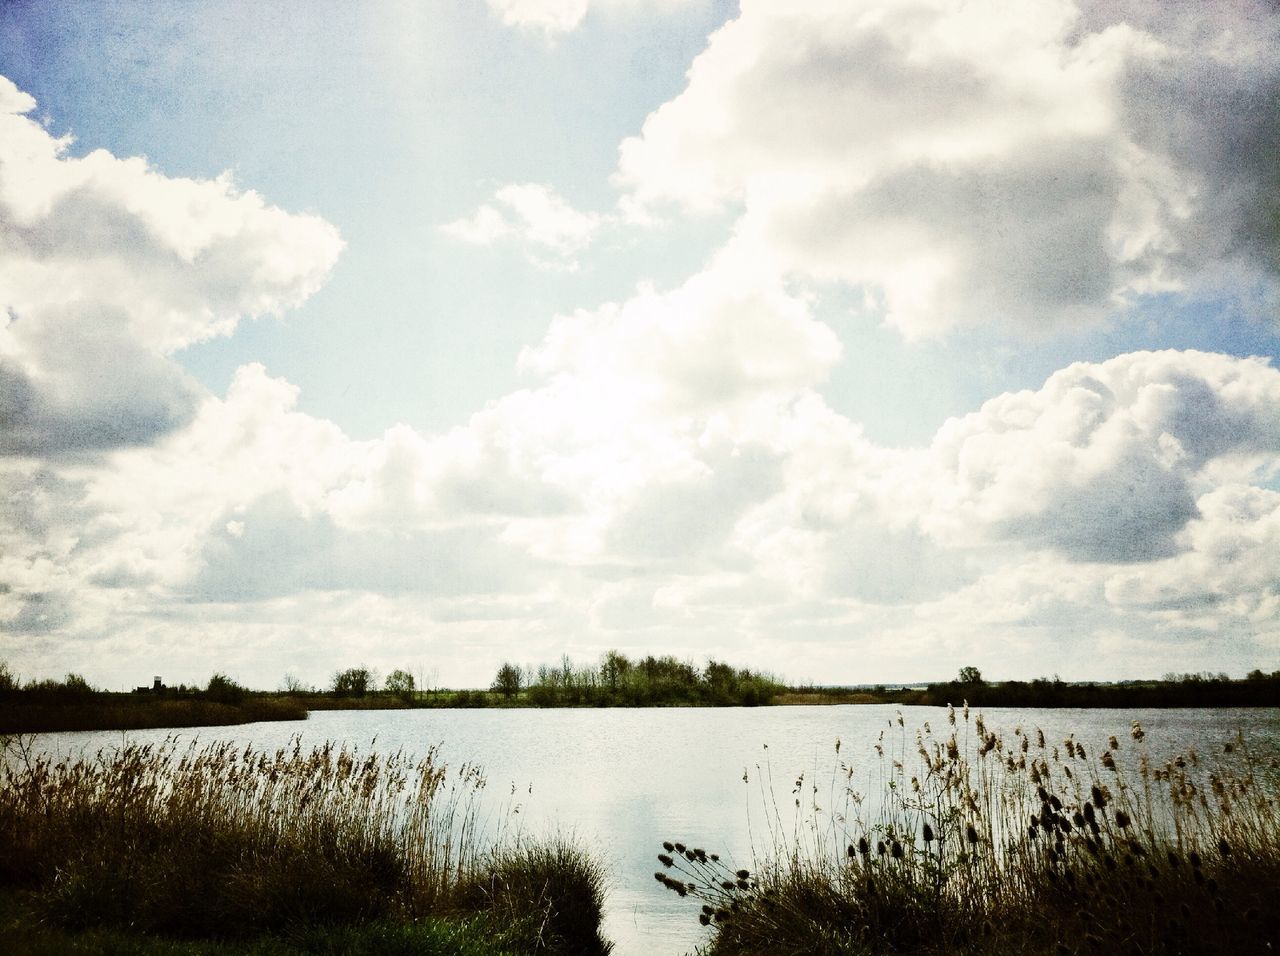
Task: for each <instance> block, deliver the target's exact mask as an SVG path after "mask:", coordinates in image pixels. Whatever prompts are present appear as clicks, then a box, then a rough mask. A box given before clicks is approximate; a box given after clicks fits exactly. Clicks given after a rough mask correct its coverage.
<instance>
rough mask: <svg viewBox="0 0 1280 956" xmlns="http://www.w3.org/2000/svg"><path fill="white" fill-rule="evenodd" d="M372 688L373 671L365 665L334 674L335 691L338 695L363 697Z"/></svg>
mask: <svg viewBox="0 0 1280 956" xmlns="http://www.w3.org/2000/svg"><path fill="white" fill-rule="evenodd" d="M372 689H373V672H372V671H370V670H369V668H367V667H365V666H363V665H361V666H360V667H348V668H347V669H346V670H345V671H338V673H336V674H334V675H333V693H334V694H335V695H336V696H338V697H363V696H364V695H365V694H367V693H368V692H369V691H370V690H372Z"/></svg>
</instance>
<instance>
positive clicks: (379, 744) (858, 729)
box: [40, 705, 1280, 956]
mask: <svg viewBox="0 0 1280 956" xmlns="http://www.w3.org/2000/svg"><path fill="white" fill-rule="evenodd" d="M899 714H901V716H902V718H903V726H902V727H899V725H898V722H897V716H898V715H899ZM975 716H976V715H975ZM985 718H986V721H987V724H988V726H989V728H990V729H992V730H998V731H1003V732H1004V733H1005V734H1006V735H1007V736H1009V735H1012V732H1013V729H1014V728H1015V727H1022V728H1023V729H1024V730H1027V731H1029V732H1030V733H1032V734H1034V731H1035V728H1040V729H1042V730H1043V731H1044V733H1045V736H1046V738H1047V739H1048V741H1049V742H1050V746H1052V745H1053V744H1054V743H1060V742H1061V741H1062V740H1063V738H1065V737H1066V736H1067V735H1074V738H1075V739H1076V740H1078V741H1080V742H1082V743H1083V744H1084V745H1085V746H1086V747H1087V748H1089V750H1090V753H1091V754H1092V753H1093V752H1094V751H1095V750H1096V748H1098V747H1100V746H1102V745H1104V744H1105V742H1106V740H1107V737H1108V736H1109V735H1111V734H1116V735H1118V736H1120V737H1121V738H1122V739H1123V740H1124V741H1125V743H1126V744H1128V743H1129V741H1128V739H1127V737H1126V735H1127V733H1128V731H1129V728H1130V725H1131V723H1132V721H1133V720H1135V719H1139V720H1141V721H1142V724H1143V726H1144V727H1145V729H1146V731H1147V735H1148V737H1147V741H1146V744H1147V746H1148V748H1149V750H1150V752H1151V754H1152V756H1153V758H1163V757H1164V756H1168V755H1171V754H1172V753H1174V752H1175V751H1178V750H1181V749H1184V748H1186V747H1188V746H1195V747H1197V748H1198V749H1200V750H1201V751H1203V752H1206V753H1208V752H1212V751H1214V750H1218V751H1220V750H1221V745H1222V743H1223V742H1224V741H1226V740H1229V739H1230V738H1232V737H1233V736H1234V735H1235V733H1236V732H1237V731H1238V730H1243V732H1244V734H1245V737H1246V739H1247V740H1248V741H1249V742H1250V743H1251V745H1252V746H1253V747H1254V748H1256V749H1258V750H1260V751H1265V752H1270V753H1276V752H1280V710H1277V709H1249V710H1166V711H1133V710H1021V709H1009V708H993V709H989V710H986V711H985ZM926 722H928V723H929V724H931V726H932V729H933V731H934V733H935V735H936V736H944V735H945V733H946V732H948V731H949V728H948V727H947V712H946V710H945V709H943V708H936V707H903V708H897V707H892V706H866V705H861V706H858V705H855V706H831V707H822V706H819V707H767V708H756V709H739V708H724V709H697V708H671V709H634V710H633V709H608V710H524V709H521V710H415V711H327V712H317V713H315V714H313V715H312V716H311V718H310V719H309V720H308V721H307V722H306V723H261V724H249V725H245V726H242V727H227V728H203V729H199V730H190V731H183V732H182V734H183V736H184V739H188V738H190V737H193V736H194V737H198V738H199V740H200V741H202V742H213V741H218V740H233V741H236V742H239V743H252V744H253V745H254V746H255V747H258V748H262V749H274V748H276V747H278V746H282V745H284V744H285V743H287V742H288V741H289V740H290V739H291V738H292V737H293V736H294V735H295V734H301V735H302V738H303V744H304V746H305V745H310V744H313V743H320V742H323V741H325V740H333V741H337V742H348V743H351V744H354V745H357V746H359V747H360V749H361V750H368V749H369V747H370V745H371V743H373V741H374V740H375V738H376V744H373V746H376V748H377V749H379V750H384V749H385V750H395V749H400V748H403V749H405V750H406V751H410V752H421V751H424V750H425V749H426V748H427V747H428V746H430V745H432V744H441V745H442V752H443V756H444V757H445V759H446V760H447V761H448V762H450V763H451V764H460V763H463V762H468V761H469V762H473V763H477V764H479V765H481V766H482V767H484V768H485V772H486V776H487V779H488V781H489V785H488V790H487V791H486V796H487V799H488V800H489V801H490V809H491V812H492V814H493V815H494V816H495V818H496V817H497V816H500V815H501V814H502V813H503V812H504V811H510V810H517V811H518V813H517V814H516V815H515V817H514V819H515V820H517V821H519V825H520V826H521V827H522V828H523V830H524V832H526V833H533V834H540V833H545V832H553V831H560V832H564V833H570V834H573V835H576V836H577V837H578V838H579V839H580V840H581V841H582V842H583V843H584V844H585V845H586V846H587V847H589V849H590V850H591V851H592V852H593V853H595V854H597V855H598V856H599V857H600V858H601V859H603V860H605V861H606V863H607V865H608V868H609V873H610V877H611V881H610V886H609V896H608V902H607V914H606V922H605V932H606V934H607V935H608V937H609V938H610V939H612V940H614V941H615V943H616V949H615V952H616V953H617V954H618V956H642V954H654V956H662V954H679V953H687V952H691V951H692V950H693V949H694V948H695V947H696V946H698V945H699V944H700V943H702V942H704V941H705V940H706V939H707V936H708V931H707V930H705V929H703V928H702V927H700V926H699V925H698V922H697V912H698V904H697V903H695V902H693V900H692V898H690V899H685V900H682V899H679V898H678V897H676V896H675V895H674V894H673V893H671V892H670V891H668V890H666V889H664V888H663V887H662V886H660V885H659V884H658V883H657V882H655V880H654V879H653V873H654V871H655V870H657V869H659V868H660V865H659V864H658V863H657V860H656V854H657V853H658V852H660V851H661V846H660V844H661V843H662V841H663V840H673V841H674V840H680V841H684V842H686V843H688V844H690V845H691V846H699V847H703V848H705V849H706V850H707V851H708V852H718V853H720V854H721V855H722V856H724V857H725V858H726V859H729V860H732V861H733V863H734V865H735V866H745V867H751V866H752V865H753V863H752V846H753V845H754V846H756V847H758V848H762V847H764V846H765V844H766V842H767V840H768V837H769V833H768V828H767V825H766V823H767V820H768V819H769V815H768V814H766V813H765V812H764V810H765V807H766V806H767V807H768V808H769V810H770V812H772V810H773V808H774V807H775V806H776V808H777V809H778V811H779V812H780V813H781V814H782V816H783V817H784V818H785V817H786V816H787V814H788V813H790V812H791V810H792V809H793V806H794V800H795V797H794V796H793V795H792V790H793V788H794V786H795V783H796V780H797V778H798V776H799V775H800V774H802V773H803V774H804V775H805V780H806V783H805V785H804V786H803V787H802V788H801V793H802V794H803V795H805V801H804V802H805V805H806V808H807V807H808V806H810V805H811V804H812V803H813V802H815V801H816V802H817V804H818V805H819V806H822V805H823V804H824V803H825V802H832V803H837V802H838V801H836V800H831V801H828V799H827V798H828V797H830V796H832V795H833V791H832V788H831V780H832V777H833V775H834V773H835V771H836V768H837V767H838V765H839V763H840V762H842V761H843V762H845V763H847V764H851V765H852V766H853V768H854V773H853V776H852V783H853V785H854V786H855V787H856V788H857V789H859V790H861V791H863V792H864V793H867V794H868V797H869V798H874V795H875V792H876V791H877V790H878V789H879V781H880V780H882V779H883V777H882V776H881V775H882V774H883V773H884V768H885V766H886V763H885V762H886V761H889V762H891V761H892V759H893V758H894V757H905V760H906V762H907V763H908V766H910V765H911V763H912V762H913V761H914V759H915V758H914V754H915V730H916V729H917V728H920V727H922V726H923V725H924V724H925V723H926ZM959 726H960V730H961V731H962V732H963V731H964V729H965V722H964V719H963V716H961V717H960V718H959ZM882 731H883V732H884V735H885V736H884V738H883V740H882V741H881V739H880V735H881V732H882ZM168 733H171V732H166V731H136V732H130V733H129V734H128V735H122V734H121V733H119V732H114V733H110V732H102V733H74V734H50V735H47V736H45V737H42V738H41V739H40V746H41V748H42V749H53V750H59V751H68V750H79V749H84V750H87V751H90V752H92V751H94V750H96V749H98V748H102V747H108V748H109V747H112V746H115V745H118V744H119V743H121V741H122V740H123V739H125V737H126V736H127V739H129V740H131V741H136V742H146V741H159V740H162V739H163V738H164V737H165V736H167V734H168ZM837 740H839V741H840V742H841V747H840V752H839V755H838V756H837V754H836V741H837ZM877 742H881V743H882V746H884V747H885V749H886V752H887V755H886V757H885V758H883V760H882V759H881V758H879V757H877V755H876V753H875V751H874V745H875V744H876V743H877ZM744 775H745V776H746V777H747V781H746V782H745V783H744V781H743V777H744ZM770 780H772V785H773V786H772V790H771V791H769V790H768V789H767V788H766V791H765V792H766V793H768V792H772V793H773V794H775V795H776V801H775V800H774V798H773V797H768V798H767V799H766V798H765V797H762V788H761V784H762V783H764V784H766V785H767V784H768V782H769V781H770ZM815 783H817V784H818V791H817V793H816V794H815V793H814V792H813V785H814V784H815ZM838 808H839V807H834V808H833V807H829V806H828V807H823V810H822V812H823V813H830V812H831V810H832V809H838ZM863 809H864V813H868V814H869V813H871V812H873V810H874V808H873V807H872V806H866V805H864V808H863Z"/></svg>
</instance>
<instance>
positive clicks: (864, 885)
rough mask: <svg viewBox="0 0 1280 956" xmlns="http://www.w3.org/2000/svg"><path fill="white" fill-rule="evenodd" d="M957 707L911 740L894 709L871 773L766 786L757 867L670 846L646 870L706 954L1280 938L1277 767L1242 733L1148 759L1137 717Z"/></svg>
mask: <svg viewBox="0 0 1280 956" xmlns="http://www.w3.org/2000/svg"><path fill="white" fill-rule="evenodd" d="M961 713H962V719H961V720H960V721H957V713H956V711H955V710H953V709H952V710H949V711H948V718H947V719H948V724H949V726H948V727H947V728H945V729H944V732H943V733H942V734H941V735H935V734H934V733H933V732H932V731H931V729H930V728H929V726H928V725H927V724H926V725H925V727H924V728H923V729H921V730H920V731H917V732H916V733H915V735H914V739H912V738H911V737H909V736H908V734H907V732H906V730H905V729H904V728H903V726H902V719H901V717H900V716H899V717H898V719H897V721H896V725H897V726H896V728H895V729H894V730H891V731H890V733H889V734H888V735H887V736H886V735H885V734H884V733H882V734H881V739H880V740H879V741H878V742H877V743H876V745H875V756H874V757H873V758H872V760H871V761H870V763H869V765H868V766H867V767H866V768H865V769H862V770H860V771H858V772H855V769H854V766H853V765H852V764H850V763H840V764H839V770H838V771H837V773H836V774H835V775H834V776H833V777H832V778H831V780H830V781H829V782H828V784H827V785H826V786H825V787H824V786H823V785H821V784H816V783H815V782H814V780H813V779H812V778H810V779H809V780H807V781H806V779H805V778H804V776H801V777H800V778H799V779H797V780H796V782H795V785H794V786H793V788H792V794H791V800H789V801H788V800H785V798H784V801H783V802H781V803H780V802H779V800H778V799H777V797H776V796H775V795H774V794H775V790H774V788H773V787H772V786H771V782H770V781H768V779H767V776H766V777H765V778H764V780H763V781H762V783H761V795H762V796H763V798H764V802H765V807H766V812H765V813H764V814H763V817H762V818H760V822H759V824H758V825H757V826H756V828H755V830H754V832H755V833H756V840H757V842H758V843H762V844H763V845H760V846H758V847H757V853H756V859H755V861H754V863H753V866H752V867H751V868H750V870H742V871H735V870H732V869H731V868H730V867H729V866H728V864H726V863H724V862H722V861H720V860H719V859H718V858H716V857H715V855H714V854H709V853H707V852H706V851H705V850H704V849H701V848H696V847H694V848H691V847H689V846H687V845H685V844H683V843H676V842H674V841H672V842H670V843H669V844H664V852H663V853H661V854H659V857H658V859H659V862H660V863H661V864H662V867H663V869H661V870H659V871H658V872H657V873H656V874H655V876H656V877H657V878H658V881H659V882H660V883H662V884H663V885H664V886H666V887H667V888H668V889H671V890H673V891H675V892H677V893H679V894H680V895H681V896H684V897H687V898H689V899H691V900H693V901H694V902H696V903H697V904H698V906H699V907H700V912H699V914H698V918H699V919H700V921H701V922H702V923H703V924H704V925H708V926H711V927H712V933H713V935H712V937H711V941H710V943H709V946H708V950H707V952H708V953H709V954H713V956H726V954H738V953H744V954H745V953H760V952H769V953H779V954H789V953H794V954H801V953H804V954H851V953H873V952H929V953H934V952H937V953H944V952H945V953H950V952H966V953H968V952H973V953H981V952H991V953H1006V952H1014V953H1066V952H1073V953H1074V952H1098V953H1113V952H1134V953H1174V952H1183V953H1189V952H1260V951H1264V948H1265V947H1268V946H1270V947H1271V948H1276V947H1280V912H1277V907H1276V906H1275V900H1276V899H1277V898H1280V785H1278V783H1277V769H1276V764H1275V762H1274V760H1272V759H1269V758H1268V759H1262V758H1261V757H1259V756H1258V755H1256V754H1255V753H1253V751H1252V750H1251V749H1250V747H1249V746H1248V745H1247V743H1246V741H1244V740H1243V739H1242V738H1240V737H1239V736H1237V737H1236V738H1235V739H1233V740H1230V741H1224V742H1223V743H1222V744H1221V745H1220V746H1219V748H1218V750H1217V752H1216V753H1215V754H1213V755H1212V757H1211V758H1206V757H1205V756H1203V755H1201V754H1198V753H1197V752H1195V751H1194V750H1190V751H1187V752H1185V753H1180V754H1175V755H1174V756H1172V757H1171V758H1169V759H1167V760H1164V761H1161V762H1158V763H1157V762H1156V761H1155V760H1154V759H1153V758H1152V756H1151V752H1150V749H1149V746H1148V745H1149V741H1147V739H1146V733H1145V731H1144V729H1143V728H1142V727H1141V725H1140V724H1138V723H1137V722H1135V723H1134V724H1133V726H1132V727H1131V728H1130V732H1129V734H1128V735H1127V736H1123V737H1122V736H1112V737H1111V738H1110V739H1109V740H1107V741H1105V742H1104V743H1103V744H1102V745H1101V746H1100V747H1098V748H1093V747H1086V746H1085V745H1084V744H1083V743H1082V742H1081V741H1078V740H1076V739H1074V737H1067V738H1065V739H1063V740H1061V741H1047V740H1046V739H1045V738H1044V735H1043V734H1042V733H1040V732H1039V731H1036V730H1032V731H1029V732H1024V731H1023V730H1022V729H1021V728H1014V730H1013V732H1012V733H1011V734H1009V735H1005V734H1002V733H1000V732H999V731H997V730H995V729H993V728H991V727H988V726H987V725H986V723H985V722H984V720H983V718H982V716H981V715H973V716H972V719H971V716H970V713H969V711H968V708H967V707H966V708H964V710H963V711H962V712H961ZM1122 739H1124V743H1123V744H1122V742H1121V740H1122ZM838 748H839V745H838V744H837V751H838ZM859 774H861V777H859ZM855 778H859V779H860V780H865V782H866V785H867V788H866V789H858V787H857V786H855ZM869 792H870V793H873V795H874V796H876V797H878V799H875V800H869V799H868V798H867V794H868V793H869ZM792 811H794V812H792Z"/></svg>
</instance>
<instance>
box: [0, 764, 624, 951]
mask: <svg viewBox="0 0 1280 956" xmlns="http://www.w3.org/2000/svg"><path fill="white" fill-rule="evenodd" d="M21 743H22V742H17V743H16V744H15V743H12V742H11V745H10V746H9V748H8V752H7V760H6V763H5V765H4V767H3V768H0V845H2V846H4V847H6V848H7V850H8V852H6V853H5V854H3V855H0V887H3V888H5V890H6V891H7V892H8V893H9V894H10V899H11V900H14V901H18V902H17V903H16V904H15V905H16V910H17V912H18V917H17V918H16V920H10V921H9V922H8V924H7V925H6V928H5V930H4V931H5V932H6V933H9V934H10V937H9V938H10V939H11V940H13V939H17V940H18V941H19V944H20V948H18V949H17V950H16V951H25V950H32V949H38V948H39V947H40V946H43V945H45V943H46V942H48V945H49V946H51V947H53V950H52V951H62V950H60V949H59V948H58V947H59V945H61V944H63V943H65V942H66V941H67V940H71V941H73V942H74V945H75V946H77V947H79V948H80V950H81V951H85V952H98V951H104V952H105V951H110V952H118V951H121V950H120V949H118V948H117V943H119V942H120V940H119V938H118V937H120V935H121V934H123V937H124V939H125V940H126V941H127V942H128V944H129V945H130V946H135V945H136V946H137V947H142V948H139V949H137V950H136V951H138V952H155V951H162V952H164V951H181V952H190V951H192V948H191V947H192V946H193V945H194V946H196V947H197V948H196V949H195V950H194V951H197V952H204V951H208V952H219V951H222V950H220V949H219V948H218V947H219V946H222V947H231V948H233V949H234V951H237V952H241V951H246V950H247V951H252V952H292V951H295V950H296V951H303V952H333V953H345V952H406V953H407V952H415V953H417V952H423V953H436V952H439V953H457V954H472V953H476V954H479V953H511V954H526V953H528V954H540V953H547V954H555V953H564V954H570V953H572V954H579V953H581V954H592V953H600V954H603V953H607V952H608V949H609V945H608V943H607V942H605V941H604V940H603V939H602V938H601V937H600V918H601V907H602V903H603V892H602V886H603V879H602V874H601V871H600V868H599V866H598V864H597V863H596V862H595V861H593V860H592V859H590V858H589V857H588V856H587V855H586V854H585V853H584V852H583V851H582V850H580V849H579V848H578V847H577V846H575V845H573V844H571V843H568V842H565V841H555V840H553V841H550V842H544V843H528V842H525V841H522V840H520V839H519V838H518V837H514V836H509V835H506V834H504V833H503V832H502V831H501V828H500V825H501V822H502V821H501V819H500V820H499V825H498V828H497V829H496V831H495V829H494V828H492V827H490V826H489V825H488V821H486V820H484V819H482V818H481V816H480V807H481V804H480V801H479V799H478V798H479V795H480V792H481V791H482V790H483V789H484V778H483V775H482V774H481V773H480V772H479V771H478V770H477V769H476V768H474V767H470V766H464V767H462V768H460V769H458V770H456V771H451V770H450V769H449V768H447V767H446V766H444V765H443V764H441V763H440V762H439V760H438V757H437V755H436V754H435V752H434V751H433V752H430V753H428V754H427V756H426V757H424V758H422V759H419V760H411V759H410V758H408V757H406V756H405V755H403V754H399V753H397V754H390V755H376V754H370V755H362V754H360V753H358V752H356V751H354V750H350V749H345V748H336V747H334V746H332V745H327V746H325V747H322V748H317V749H315V750H312V751H309V752H308V751H303V750H302V749H301V747H300V745H299V744H298V742H297V741H295V742H294V744H293V746H292V747H291V748H283V749H280V750H277V751H275V752H274V753H266V752H262V751H256V750H254V749H252V748H244V749H237V748H234V747H232V746H230V745H228V744H219V745H214V746H211V747H207V748H204V749H197V748H196V747H195V746H194V745H192V746H191V747H188V748H179V747H178V745H177V744H176V742H174V741H173V740H170V741H167V742H166V743H164V744H163V745H159V746H152V745H130V746H125V747H122V748H121V749H119V750H118V751H114V752H111V753H99V754H98V755H97V756H96V757H95V758H93V759H90V760H70V759H64V760H60V761H56V762H55V761H53V760H52V759H51V758H49V757H46V756H40V755H37V754H34V753H32V752H31V751H30V750H29V749H24V748H23V747H22V746H21ZM23 934H27V936H26V937H25V938H24V936H23ZM0 939H2V937H0ZM164 939H168V940H172V941H175V942H174V945H176V946H179V947H180V948H179V949H178V950H165V949H164V948H163V947H164V946H165V945H167V944H166V943H163V942H160V940H164ZM151 946H155V947H160V949H158V950H156V949H150V948H146V947H151ZM23 947H25V950H24V948H23ZM85 947H87V948H85ZM95 947H97V948H95ZM181 947H186V948H181ZM199 947H206V948H199ZM8 949H9V950H10V951H13V947H8ZM126 951H135V950H133V949H126Z"/></svg>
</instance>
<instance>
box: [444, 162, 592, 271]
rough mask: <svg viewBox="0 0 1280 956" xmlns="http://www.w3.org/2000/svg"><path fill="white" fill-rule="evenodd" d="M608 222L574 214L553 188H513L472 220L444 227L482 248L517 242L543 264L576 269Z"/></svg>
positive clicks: (497, 196) (528, 185)
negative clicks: (583, 251)
mask: <svg viewBox="0 0 1280 956" xmlns="http://www.w3.org/2000/svg"><path fill="white" fill-rule="evenodd" d="M607 221H608V220H607V218H606V217H604V216H601V215H598V214H595V213H586V212H579V211H578V210H576V209H574V208H573V207H572V206H571V205H569V203H568V202H566V201H565V200H564V198H563V197H561V196H560V195H559V194H558V193H556V191H555V190H554V189H552V188H551V187H550V186H544V185H540V184H538V183H512V184H510V185H507V186H503V187H501V188H500V189H498V190H497V191H496V192H495V193H494V194H493V199H492V200H491V201H490V202H488V203H484V204H482V205H481V206H480V207H479V208H478V209H476V211H475V212H474V213H472V214H471V215H470V216H466V217H464V218H462V219H457V220H455V221H453V222H450V223H447V224H446V225H444V226H441V227H440V228H441V231H443V232H444V233H445V234H446V235H448V236H451V237H453V238H454V239H457V240H459V241H461V242H469V243H473V244H475V245H479V246H487V245H493V244H494V243H499V242H507V241H511V242H516V243H519V244H521V245H523V246H524V247H525V249H526V251H527V252H528V254H529V256H530V258H531V259H532V261H534V262H535V263H536V264H538V265H544V266H547V267H550V268H564V269H569V270H573V269H576V268H577V261H576V260H575V259H574V256H575V255H576V254H577V253H579V252H581V251H582V250H584V249H585V248H586V247H587V246H588V245H590V244H591V242H592V241H593V240H594V239H595V238H596V236H597V234H598V233H599V231H600V229H601V228H602V227H603V226H604V225H605V224H606V223H607ZM548 257H549V258H548Z"/></svg>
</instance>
